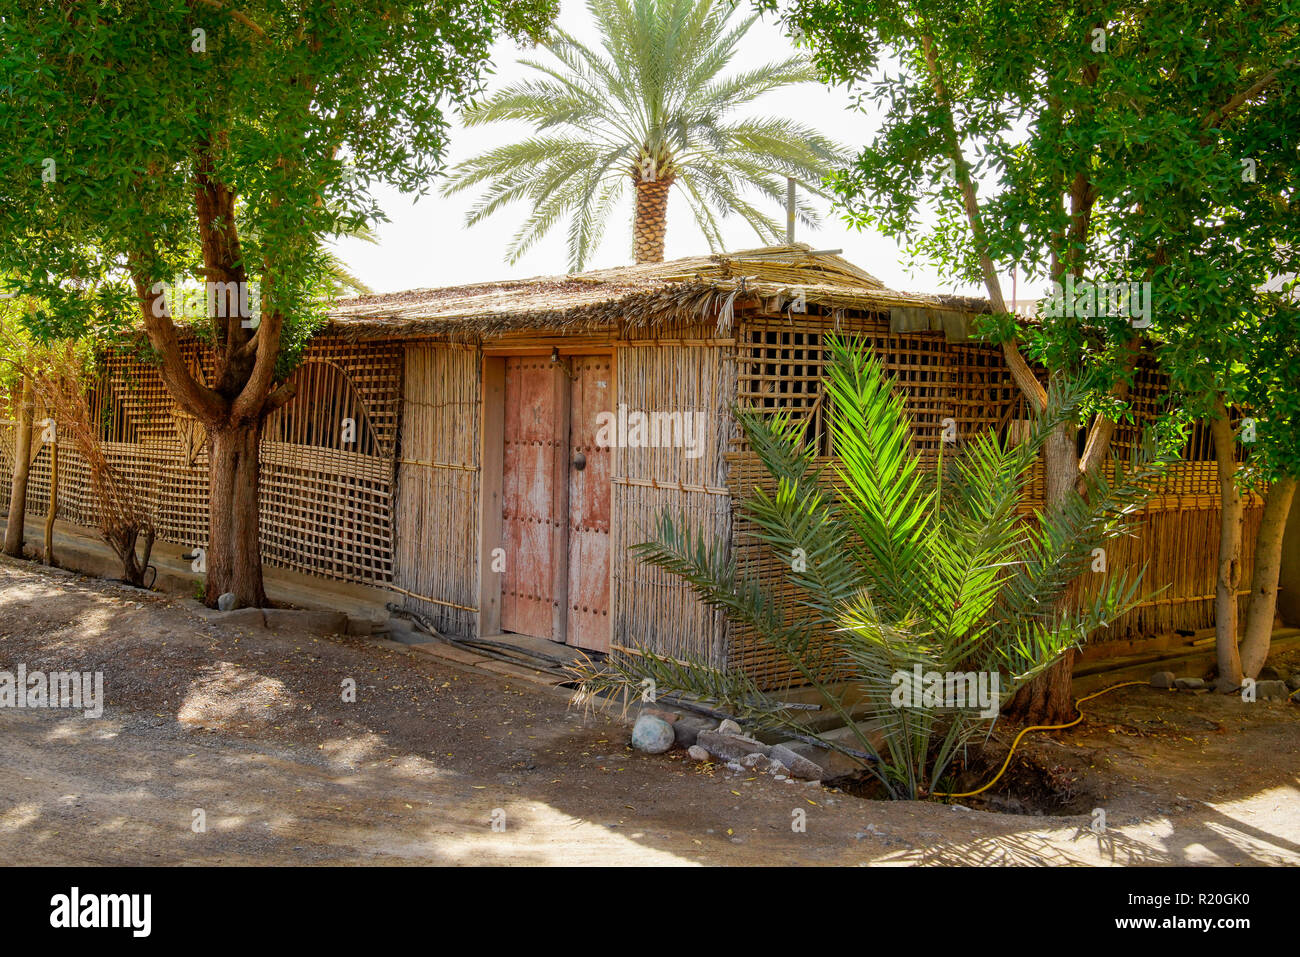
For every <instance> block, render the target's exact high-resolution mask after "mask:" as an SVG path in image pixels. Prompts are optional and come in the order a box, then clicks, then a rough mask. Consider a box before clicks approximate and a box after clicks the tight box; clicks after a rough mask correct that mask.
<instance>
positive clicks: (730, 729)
mask: <svg viewBox="0 0 1300 957" xmlns="http://www.w3.org/2000/svg"><path fill="white" fill-rule="evenodd" d="M718 730H719V731H721V732H722V733H723V734H744V733H745V732H744V731H742V730H741V729H740V725H738V724H736V722H734V721H732V720H731V719H730V718H724V719H723V721H722V724H720V725H718Z"/></svg>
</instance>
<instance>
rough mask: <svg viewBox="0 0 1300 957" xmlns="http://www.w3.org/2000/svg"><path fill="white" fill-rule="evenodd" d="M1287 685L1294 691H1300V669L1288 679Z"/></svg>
mask: <svg viewBox="0 0 1300 957" xmlns="http://www.w3.org/2000/svg"><path fill="white" fill-rule="evenodd" d="M1286 686H1287V687H1288V688H1290V689H1291V690H1292V691H1300V671H1297V672H1296V673H1295V674H1293V675H1292V676H1291V677H1290V678H1287V679H1286Z"/></svg>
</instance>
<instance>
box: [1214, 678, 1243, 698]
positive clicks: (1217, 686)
mask: <svg viewBox="0 0 1300 957" xmlns="http://www.w3.org/2000/svg"><path fill="white" fill-rule="evenodd" d="M1214 690H1215V691H1217V692H1218V693H1219V694H1236V693H1237V692H1238V691H1240V690H1241V684H1240V682H1237V681H1233V680H1232V679H1231V678H1217V679H1215V682H1214Z"/></svg>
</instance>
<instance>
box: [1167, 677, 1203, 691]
mask: <svg viewBox="0 0 1300 957" xmlns="http://www.w3.org/2000/svg"><path fill="white" fill-rule="evenodd" d="M1174 687H1175V688H1181V689H1182V690H1183V691H1196V690H1198V689H1200V688H1204V687H1205V682H1204V681H1203V680H1201V679H1200V678H1175V679H1174Z"/></svg>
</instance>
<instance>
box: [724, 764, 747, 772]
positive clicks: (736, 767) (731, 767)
mask: <svg viewBox="0 0 1300 957" xmlns="http://www.w3.org/2000/svg"><path fill="white" fill-rule="evenodd" d="M727 770H728V771H737V772H740V771H744V770H745V766H744V765H743V764H741V763H740V762H739V761H728V762H727Z"/></svg>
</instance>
